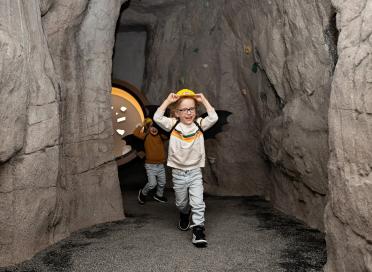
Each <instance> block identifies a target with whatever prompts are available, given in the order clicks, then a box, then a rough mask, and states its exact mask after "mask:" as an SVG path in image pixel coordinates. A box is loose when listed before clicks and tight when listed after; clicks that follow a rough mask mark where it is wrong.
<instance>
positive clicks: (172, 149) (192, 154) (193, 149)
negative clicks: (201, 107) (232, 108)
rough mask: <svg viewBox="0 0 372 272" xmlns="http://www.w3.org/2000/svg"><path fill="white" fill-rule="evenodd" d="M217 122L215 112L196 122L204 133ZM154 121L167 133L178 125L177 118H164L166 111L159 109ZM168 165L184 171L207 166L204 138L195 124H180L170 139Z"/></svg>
mask: <svg viewBox="0 0 372 272" xmlns="http://www.w3.org/2000/svg"><path fill="white" fill-rule="evenodd" d="M217 120H218V116H217V113H216V111H215V110H213V111H209V112H208V116H207V117H205V118H198V119H197V120H196V122H197V123H198V124H199V125H200V127H201V128H202V129H203V131H206V130H207V129H208V128H210V127H212V126H213V125H214V124H215V123H216V122H217ZM154 121H155V122H156V123H157V124H158V125H159V126H160V127H161V128H162V129H164V130H166V131H170V130H171V129H172V128H173V126H174V125H175V124H176V123H177V119H176V118H169V117H166V116H164V111H160V110H159V109H158V110H157V111H156V112H155V114H154ZM167 165H168V166H169V167H173V168H177V169H182V170H191V169H195V168H199V167H204V166H205V150H204V137H203V133H202V132H201V131H200V130H199V128H198V126H197V125H196V124H195V123H192V124H190V125H186V124H183V123H181V122H180V123H178V124H177V126H176V127H175V129H174V130H173V131H172V133H171V135H170V139H169V148H168V160H167Z"/></svg>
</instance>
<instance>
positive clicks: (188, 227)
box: [177, 224, 190, 231]
mask: <svg viewBox="0 0 372 272" xmlns="http://www.w3.org/2000/svg"><path fill="white" fill-rule="evenodd" d="M177 228H178V229H179V230H182V231H188V230H189V229H190V224H189V225H188V226H187V228H185V229H184V228H181V226H180V224H178V226H177Z"/></svg>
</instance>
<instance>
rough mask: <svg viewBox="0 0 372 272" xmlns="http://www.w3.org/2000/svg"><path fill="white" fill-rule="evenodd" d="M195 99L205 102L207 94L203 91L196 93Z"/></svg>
mask: <svg viewBox="0 0 372 272" xmlns="http://www.w3.org/2000/svg"><path fill="white" fill-rule="evenodd" d="M194 97H195V100H196V101H197V102H199V103H203V102H204V101H205V96H204V94H202V93H198V94H195V96H194Z"/></svg>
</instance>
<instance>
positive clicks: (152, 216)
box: [0, 191, 326, 272]
mask: <svg viewBox="0 0 372 272" xmlns="http://www.w3.org/2000/svg"><path fill="white" fill-rule="evenodd" d="M167 196H169V198H170V199H169V200H170V201H169V203H167V204H162V203H158V202H155V201H149V202H147V203H146V204H145V205H144V206H141V205H139V204H137V202H136V191H129V192H126V193H125V194H124V207H125V208H126V215H127V218H126V219H125V220H123V221H118V222H112V223H107V224H101V225H97V226H95V227H92V228H88V229H84V230H81V231H79V232H76V233H74V234H73V235H71V237H69V238H68V239H65V240H63V241H61V242H59V243H57V244H55V245H53V246H51V247H49V248H47V249H46V250H44V251H42V252H40V253H39V254H37V255H36V256H35V257H34V258H33V259H31V260H30V261H26V262H24V263H22V264H20V265H18V266H15V267H8V268H0V272H5V271H7V272H15V271H24V272H25V271H27V272H32V271H48V272H50V271H51V272H53V271H89V272H93V271H99V272H105V271H110V272H111V271H128V272H129V271H130V272H136V271H140V272H143V271H154V272H157V271H162V272H163V271H164V272H167V271H182V272H183V271H200V272H202V271H213V272H216V271H231V272H232V271H239V272H240V271H264V272H266V271H267V272H269V271H293V272H295V271H296V272H300V271H322V266H323V265H324V264H325V261H326V252H325V241H324V235H323V234H322V233H320V232H318V231H315V230H312V229H309V228H307V227H306V226H304V225H303V224H301V223H300V222H298V221H296V220H294V219H293V218H290V217H288V216H285V215H283V214H281V213H279V212H277V211H275V210H273V209H272V208H271V206H270V204H269V203H267V202H266V201H263V200H261V199H259V198H243V197H230V198H222V197H208V196H207V197H206V198H205V201H206V204H207V210H206V219H207V221H206V234H207V239H208V242H209V245H208V247H207V248H201V249H200V248H195V247H194V246H193V245H192V243H191V231H187V232H182V231H179V230H178V229H177V228H176V225H177V220H178V213H177V211H176V208H175V206H174V203H173V202H174V200H173V197H172V192H171V191H169V192H167Z"/></svg>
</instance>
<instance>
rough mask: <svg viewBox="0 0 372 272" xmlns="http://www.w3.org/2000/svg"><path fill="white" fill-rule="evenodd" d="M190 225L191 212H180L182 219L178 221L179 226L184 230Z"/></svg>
mask: <svg viewBox="0 0 372 272" xmlns="http://www.w3.org/2000/svg"><path fill="white" fill-rule="evenodd" d="M189 227H190V213H181V212H180V221H179V222H178V226H177V228H178V229H179V230H182V231H186V230H188V229H189Z"/></svg>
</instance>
